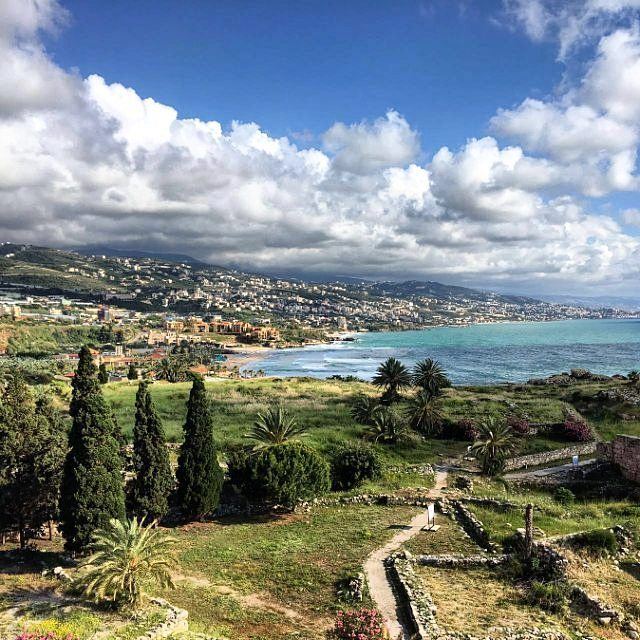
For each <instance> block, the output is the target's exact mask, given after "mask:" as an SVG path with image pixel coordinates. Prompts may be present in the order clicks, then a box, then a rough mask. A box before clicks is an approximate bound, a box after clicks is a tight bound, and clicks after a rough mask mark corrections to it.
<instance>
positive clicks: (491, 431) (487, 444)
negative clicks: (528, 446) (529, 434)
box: [471, 416, 516, 476]
mask: <svg viewBox="0 0 640 640" xmlns="http://www.w3.org/2000/svg"><path fill="white" fill-rule="evenodd" d="M478 431H479V435H478V439H477V440H476V441H475V442H474V443H473V445H471V452H472V453H473V454H474V455H475V457H476V458H477V459H478V461H479V462H480V466H481V468H482V471H483V473H485V474H486V475H489V476H496V475H499V474H501V473H502V472H503V471H504V468H505V465H506V461H507V458H508V456H509V455H510V454H511V453H513V451H514V449H515V446H516V440H515V438H514V436H513V432H512V431H511V428H510V427H509V426H507V425H506V424H504V423H503V422H499V421H498V420H497V419H496V418H495V417H494V416H490V417H488V418H486V419H485V420H484V421H482V422H481V423H480V424H479V425H478Z"/></svg>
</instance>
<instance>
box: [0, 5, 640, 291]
mask: <svg viewBox="0 0 640 640" xmlns="http://www.w3.org/2000/svg"><path fill="white" fill-rule="evenodd" d="M639 23H640V0H615V2H612V1H610V0H566V1H564V2H558V1H557V0H482V1H480V0H477V1H474V2H472V1H471V0H400V1H396V2H391V1H379V2H378V1H376V2H372V1H371V0H369V1H366V2H365V1H363V0H350V1H349V2H344V0H343V1H342V2H336V1H333V0H326V1H322V2H321V1H319V0H299V1H295V2H294V1H292V0H289V1H286V2H285V1H284V0H278V1H276V0H269V1H268V2H267V1H264V0H263V1H259V2H258V1H251V2H249V1H243V0H235V1H233V2H232V1H222V0H219V1H214V0H206V1H205V0H189V1H188V2H183V1H178V0H154V1H153V2H152V1H150V0H136V1H135V2H130V1H128V2H125V1H124V0H111V1H110V2H103V1H102V0H100V1H98V0H3V1H2V2H1V3H0V88H4V87H8V88H9V89H7V90H4V91H0V140H1V141H2V144H0V236H1V237H3V238H5V239H7V240H13V241H18V242H32V243H40V244H48V245H55V246H65V247H74V246H83V245H87V244H95V243H96V242H99V243H100V244H106V245H112V246H114V247H118V248H122V249H126V248H135V249H145V250H152V251H168V252H179V253H187V254H191V255H193V256H195V257H197V258H200V259H203V260H208V261H210V262H212V263H216V264H222V265H227V266H235V267H239V268H243V269H250V270H253V271H264V272H269V273H297V274H301V275H304V274H314V275H323V276H327V277H330V276H332V275H336V274H341V275H355V276H364V277H369V278H377V279H405V278H421V279H432V280H440V281H443V282H449V283H457V284H464V285H472V286H482V287H487V288H495V289H500V290H508V291H519V292H522V293H541V292H549V293H559V294H581V295H585V294H587V295H588V294H594V295H596V294H616V295H620V294H627V293H630V294H633V295H639V294H640V291H639V290H638V286H639V284H638V283H639V282H640V199H639V198H638V194H639V191H640V176H639V175H638V170H637V153H638V146H640V27H639Z"/></svg>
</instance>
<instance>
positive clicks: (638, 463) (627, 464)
mask: <svg viewBox="0 0 640 640" xmlns="http://www.w3.org/2000/svg"><path fill="white" fill-rule="evenodd" d="M598 459H600V460H605V461H607V462H610V463H612V464H614V465H615V466H616V467H618V468H619V469H620V473H621V474H622V475H623V476H624V477H625V478H626V479H627V480H631V481H633V482H638V483H640V437H638V436H625V435H617V436H616V437H615V439H614V440H613V441H611V442H599V443H598Z"/></svg>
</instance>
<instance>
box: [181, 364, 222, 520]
mask: <svg viewBox="0 0 640 640" xmlns="http://www.w3.org/2000/svg"><path fill="white" fill-rule="evenodd" d="M177 479H178V504H179V505H180V508H181V509H182V511H183V513H184V515H185V516H187V517H188V518H191V519H194V520H197V519H200V518H202V517H203V516H205V515H207V514H209V513H211V512H212V511H214V509H215V508H216V507H217V506H218V502H219V500H220V490H221V488H222V479H223V473H222V469H221V468H220V465H219V464H218V456H217V453H216V448H215V444H214V441H213V429H212V419H211V412H210V409H209V403H208V401H207V396H206V392H205V388H204V382H203V380H202V378H200V377H196V378H194V380H193V385H192V387H191V393H190V394H189V401H188V403H187V418H186V421H185V425H184V442H183V444H182V449H181V451H180V458H179V460H178V471H177Z"/></svg>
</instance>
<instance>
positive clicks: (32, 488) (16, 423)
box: [0, 376, 66, 548]
mask: <svg viewBox="0 0 640 640" xmlns="http://www.w3.org/2000/svg"><path fill="white" fill-rule="evenodd" d="M65 450H66V434H65V430H64V427H63V426H62V421H61V420H60V416H59V414H58V412H57V411H55V410H54V409H53V407H52V406H51V403H50V401H49V400H48V399H46V398H41V399H39V400H38V401H37V402H34V401H33V397H32V395H31V392H30V391H29V387H28V386H27V385H26V384H25V382H24V380H23V379H22V378H21V377H20V376H13V378H12V379H10V380H9V382H8V384H7V386H6V388H5V390H4V393H3V395H2V404H1V405H0V528H4V529H14V530H17V531H18V533H19V537H20V547H21V548H24V547H25V546H26V544H27V541H28V539H29V536H30V534H31V533H32V532H34V531H36V530H37V529H39V528H40V527H41V526H42V525H43V524H44V523H45V522H46V521H47V520H51V519H52V518H53V517H54V515H55V513H56V510H57V504H58V494H59V489H60V478H61V476H62V465H63V462H64V455H65Z"/></svg>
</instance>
